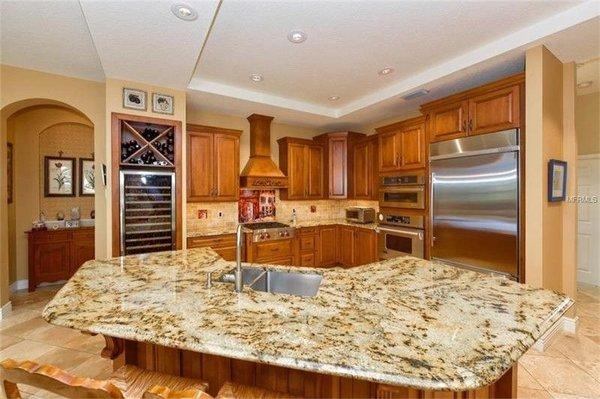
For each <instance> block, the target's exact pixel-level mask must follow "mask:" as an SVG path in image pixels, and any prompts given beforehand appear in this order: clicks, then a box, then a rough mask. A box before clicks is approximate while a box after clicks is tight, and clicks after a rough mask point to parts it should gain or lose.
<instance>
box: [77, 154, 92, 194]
mask: <svg viewBox="0 0 600 399" xmlns="http://www.w3.org/2000/svg"><path fill="white" fill-rule="evenodd" d="M95 169H96V168H95V166H94V160H93V159H92V158H79V196H80V197H86V196H93V195H94V194H95V193H96V176H95V174H94V173H95V171H96V170H95Z"/></svg>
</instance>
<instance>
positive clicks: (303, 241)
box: [300, 236, 316, 252]
mask: <svg viewBox="0 0 600 399" xmlns="http://www.w3.org/2000/svg"><path fill="white" fill-rule="evenodd" d="M315 248H316V245H315V236H305V237H303V236H300V251H302V252H304V251H314V250H315Z"/></svg>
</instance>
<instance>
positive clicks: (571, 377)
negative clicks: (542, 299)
mask: <svg viewBox="0 0 600 399" xmlns="http://www.w3.org/2000/svg"><path fill="white" fill-rule="evenodd" d="M55 290H56V287H54V288H46V289H44V290H39V291H36V292H34V293H31V294H29V293H26V292H19V293H16V294H15V295H13V296H12V298H11V300H12V303H13V313H12V314H11V316H9V317H8V318H6V319H5V320H2V321H0V359H5V358H9V357H12V358H17V359H19V358H21V359H25V358H26V359H31V360H35V361H37V362H41V363H50V364H54V365H56V366H58V367H61V368H63V369H65V370H68V371H70V372H72V373H75V374H78V375H83V376H88V377H92V378H99V379H101V378H106V377H108V375H110V373H111V363H110V361H109V360H106V359H103V358H101V357H100V355H99V354H100V351H101V350H102V348H103V347H104V340H103V339H102V337H100V336H89V335H84V334H82V333H80V332H78V331H74V330H70V329H68V328H63V327H57V326H53V325H50V324H48V323H46V322H45V321H44V320H42V318H41V317H40V314H41V311H42V309H43V307H44V306H45V304H46V303H47V302H48V301H49V300H50V299H51V298H52V296H53V295H54V293H55ZM577 301H578V304H577V313H578V315H579V318H580V326H579V330H578V333H577V335H575V336H568V335H564V334H561V335H559V336H558V337H556V338H555V339H554V341H553V342H552V344H551V345H550V347H549V348H548V349H547V350H546V351H544V352H537V351H535V350H530V351H529V352H528V353H527V354H525V355H524V356H523V357H522V358H521V360H520V361H519V374H518V375H519V388H518V397H519V398H524V399H525V398H527V399H529V398H531V399H538V398H540V399H547V398H561V399H567V398H570V399H573V398H600V287H595V286H584V285H582V286H580V288H579V290H578V295H577ZM21 389H22V392H23V396H24V399H29V398H48V397H50V395H48V394H47V393H41V392H40V391H37V390H35V389H32V388H30V387H21ZM52 397H55V395H52Z"/></svg>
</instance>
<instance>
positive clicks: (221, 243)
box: [187, 234, 243, 261]
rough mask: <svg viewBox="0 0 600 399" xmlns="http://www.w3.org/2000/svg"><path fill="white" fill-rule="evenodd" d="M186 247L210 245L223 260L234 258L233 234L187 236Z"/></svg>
mask: <svg viewBox="0 0 600 399" xmlns="http://www.w3.org/2000/svg"><path fill="white" fill-rule="evenodd" d="M187 247H188V248H190V249H191V248H206V247H210V248H212V249H213V250H214V251H215V252H216V253H218V254H219V255H221V257H222V258H223V259H225V260H228V261H233V260H235V258H236V245H235V234H220V235H214V236H201V237H188V239H187ZM242 257H243V254H242Z"/></svg>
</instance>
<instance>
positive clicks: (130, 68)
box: [81, 0, 218, 89]
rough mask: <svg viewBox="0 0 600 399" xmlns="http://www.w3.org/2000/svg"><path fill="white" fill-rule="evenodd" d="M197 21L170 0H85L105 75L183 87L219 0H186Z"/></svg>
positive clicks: (92, 33) (90, 25) (83, 6)
mask: <svg viewBox="0 0 600 399" xmlns="http://www.w3.org/2000/svg"><path fill="white" fill-rule="evenodd" d="M185 3H186V4H188V5H190V6H192V7H193V8H194V9H195V10H196V11H197V12H198V18H197V19H196V20H195V21H192V22H188V21H182V20H179V19H177V18H176V17H175V16H174V15H173V14H172V13H171V5H172V4H173V2H170V1H140V0H135V1H122V0H121V1H97V0H82V1H81V5H82V8H83V12H84V15H85V18H86V20H87V23H88V25H89V27H90V33H91V36H92V39H93V41H94V44H95V45H96V49H97V50H98V54H99V55H100V59H101V60H102V66H103V67H104V71H105V73H106V76H109V77H111V78H120V79H125V80H133V81H137V82H145V83H151V84H154V85H158V86H166V87H173V88H179V89H183V88H185V87H186V86H187V84H188V82H189V79H190V75H191V74H192V71H193V70H194V66H195V64H196V60H197V59H198V55H199V53H200V49H201V48H202V44H203V42H204V40H205V38H206V34H207V33H208V30H209V28H210V24H211V23H212V20H213V17H214V14H215V11H216V9H217V5H218V1H216V0H203V1H187V0H186V2H185Z"/></svg>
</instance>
